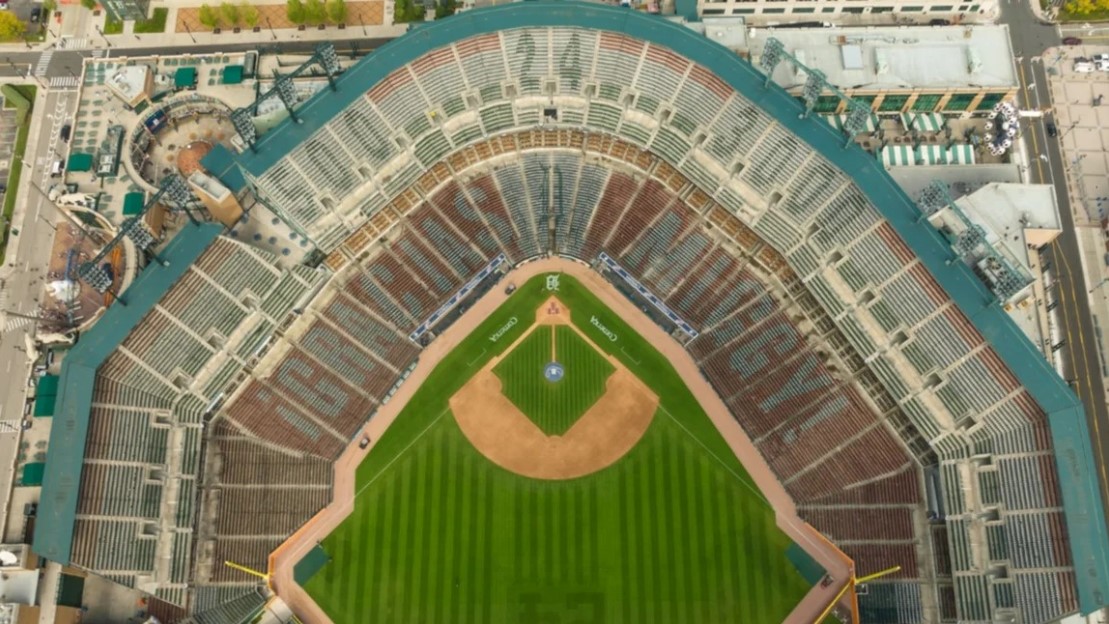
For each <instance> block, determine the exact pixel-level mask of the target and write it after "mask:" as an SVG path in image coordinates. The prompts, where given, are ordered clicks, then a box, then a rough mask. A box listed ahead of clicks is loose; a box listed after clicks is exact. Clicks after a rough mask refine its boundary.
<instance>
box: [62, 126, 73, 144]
mask: <svg viewBox="0 0 1109 624" xmlns="http://www.w3.org/2000/svg"><path fill="white" fill-rule="evenodd" d="M71 132H73V126H72V125H70V124H66V125H64V126H62V140H63V141H65V142H67V143H68V142H69V134H70V133H71Z"/></svg>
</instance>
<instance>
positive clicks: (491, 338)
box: [489, 316, 520, 342]
mask: <svg viewBox="0 0 1109 624" xmlns="http://www.w3.org/2000/svg"><path fill="white" fill-rule="evenodd" d="M519 322H520V319H518V318H516V317H515V316H514V317H512V318H510V319H508V322H507V323H505V324H504V325H501V328H500V329H498V330H497V331H495V332H493V335H491V336H489V342H496V341H498V340H500V339H501V338H502V337H503V336H504V335H505V333H507V332H508V330H510V329H512V328H513V327H515V326H516V323H519Z"/></svg>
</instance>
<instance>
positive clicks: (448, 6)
mask: <svg viewBox="0 0 1109 624" xmlns="http://www.w3.org/2000/svg"><path fill="white" fill-rule="evenodd" d="M456 10H458V4H457V3H456V2H455V0H438V2H436V3H435V19H442V18H444V17H448V16H451V15H454V12H455V11H456Z"/></svg>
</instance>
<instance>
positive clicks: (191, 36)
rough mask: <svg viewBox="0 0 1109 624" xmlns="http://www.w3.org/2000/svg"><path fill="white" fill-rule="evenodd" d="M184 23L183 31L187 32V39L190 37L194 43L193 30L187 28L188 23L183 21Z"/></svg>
mask: <svg viewBox="0 0 1109 624" xmlns="http://www.w3.org/2000/svg"><path fill="white" fill-rule="evenodd" d="M184 24H185V32H187V33H189V39H192V40H193V43H196V37H194V36H193V30H192V29H191V28H189V23H188V22H184Z"/></svg>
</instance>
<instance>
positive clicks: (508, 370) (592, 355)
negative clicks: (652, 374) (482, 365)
mask: <svg viewBox="0 0 1109 624" xmlns="http://www.w3.org/2000/svg"><path fill="white" fill-rule="evenodd" d="M552 332H553V333H554V344H552V342H551V333H552ZM552 348H553V349H554V351H555V353H556V354H557V356H552V354H551V350H552ZM552 361H557V362H558V363H560V364H562V366H563V368H564V370H565V375H564V376H563V377H562V379H561V380H560V381H558V382H550V381H548V380H547V378H546V377H545V376H544V374H543V369H544V367H545V366H546V365H547V364H548V363H550V362H552ZM614 370H615V369H614V368H613V367H612V364H610V363H609V362H608V360H606V359H605V358H604V357H603V356H601V354H600V353H598V352H597V350H596V349H594V348H593V347H592V346H591V345H590V344H589V343H587V342H586V341H584V340H582V339H581V336H579V335H578V334H577V332H575V331H574V330H573V329H571V328H569V327H566V326H557V325H544V326H540V327H536V328H535V331H533V332H532V333H531V334H530V335H529V336H528V337H527V338H525V339H524V341H523V342H521V343H520V344H519V345H517V346H516V348H515V349H513V350H512V352H511V353H509V354H508V355H507V356H506V357H505V358H504V359H503V360H501V361H500V362H498V363H497V365H496V366H495V367H494V368H493V373H494V374H495V375H497V377H499V378H500V380H501V384H502V387H501V391H502V392H503V393H504V395H505V396H506V397H508V399H509V400H510V401H512V403H513V404H515V405H516V407H518V408H520V411H521V412H523V413H524V414H525V415H526V416H527V417H528V418H530V419H531V420H532V422H534V423H535V424H536V426H537V427H539V429H541V430H542V431H543V433H546V434H547V435H562V434H564V433H566V431H567V430H569V429H570V427H571V426H573V424H574V423H575V422H577V420H578V418H580V417H581V415H582V414H584V413H585V411H586V410H587V409H589V407H590V406H591V405H593V404H594V403H596V402H597V399H599V398H601V395H602V394H604V393H605V382H606V381H608V378H609V376H610V375H612V372H613V371H614Z"/></svg>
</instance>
